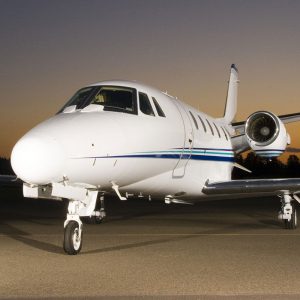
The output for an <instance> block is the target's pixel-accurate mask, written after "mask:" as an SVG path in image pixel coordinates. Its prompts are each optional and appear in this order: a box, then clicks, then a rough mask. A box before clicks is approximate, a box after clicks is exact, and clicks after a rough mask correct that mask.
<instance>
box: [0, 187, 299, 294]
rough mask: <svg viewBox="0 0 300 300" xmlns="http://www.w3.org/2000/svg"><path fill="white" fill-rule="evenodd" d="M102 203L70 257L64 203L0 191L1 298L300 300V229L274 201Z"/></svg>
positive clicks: (111, 200) (115, 200) (110, 201)
mask: <svg viewBox="0 0 300 300" xmlns="http://www.w3.org/2000/svg"><path fill="white" fill-rule="evenodd" d="M106 204H107V213H108V217H107V218H106V220H105V221H104V222H103V223H102V224H98V225H93V224H89V225H84V236H83V247H82V250H81V252H80V254H78V255H75V256H69V255H66V254H65V253H64V251H63V249H62V240H63V221H64V218H65V213H66V204H65V203H63V202H57V201H48V200H34V199H24V198H23V197H22V196H21V192H20V191H16V190H14V189H13V188H6V189H4V188H0V266H1V268H0V298H1V299H118V300H119V299H125V300H126V299H205V300H206V299H300V283H299V278H300V255H299V253H300V229H296V230H286V229H283V226H282V222H281V221H279V220H278V219H277V213H278V210H279V207H280V202H279V199H277V198H266V199H263V198H262V199H235V200H218V201H212V202H201V203H198V204H196V205H193V206H189V205H188V206H186V205H173V204H171V205H166V204H164V203H161V202H156V201H152V202H147V201H146V200H143V199H137V200H128V201H122V202H121V201H119V200H118V199H115V198H108V199H107V201H106Z"/></svg>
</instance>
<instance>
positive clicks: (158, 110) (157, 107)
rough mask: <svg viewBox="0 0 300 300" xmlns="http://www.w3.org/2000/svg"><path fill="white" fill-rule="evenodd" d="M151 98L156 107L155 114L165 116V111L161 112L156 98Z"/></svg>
mask: <svg viewBox="0 0 300 300" xmlns="http://www.w3.org/2000/svg"><path fill="white" fill-rule="evenodd" d="M152 100H153V103H154V105H155V108H156V111H157V114H158V115H159V116H160V117H164V118H165V117H166V115H165V113H164V112H163V110H162V108H161V107H160V105H159V103H158V102H157V100H156V99H155V98H154V97H152Z"/></svg>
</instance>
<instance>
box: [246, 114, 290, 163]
mask: <svg viewBox="0 0 300 300" xmlns="http://www.w3.org/2000/svg"><path fill="white" fill-rule="evenodd" d="M245 135H246V139H247V142H248V144H249V146H250V147H251V149H252V150H253V151H254V152H255V153H256V154H257V155H259V156H261V157H268V158H270V157H277V156H279V155H281V154H282V153H283V152H284V151H285V149H286V146H287V145H289V144H290V136H289V134H288V133H287V131H286V128H285V126H284V124H283V123H282V121H281V120H280V119H279V118H278V117H277V116H275V115H274V114H272V113H270V112H267V111H259V112H255V113H253V114H252V115H250V116H249V117H248V119H247V121H246V125H245Z"/></svg>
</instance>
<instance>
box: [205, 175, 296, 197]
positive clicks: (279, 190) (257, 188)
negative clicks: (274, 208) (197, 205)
mask: <svg viewBox="0 0 300 300" xmlns="http://www.w3.org/2000/svg"><path fill="white" fill-rule="evenodd" d="M284 191H289V193H295V194H296V193H299V192H300V178H280V179H244V180H231V181H222V182H221V181H220V182H211V183H210V182H206V184H205V186H204V188H203V190H202V192H203V193H204V194H206V195H213V196H222V195H223V196H225V195H226V196H228V195H236V196H237V195H241V196H244V197H245V196H247V195H250V196H251V195H252V196H253V195H263V194H265V195H281V194H283V193H284Z"/></svg>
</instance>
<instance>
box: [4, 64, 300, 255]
mask: <svg viewBox="0 0 300 300" xmlns="http://www.w3.org/2000/svg"><path fill="white" fill-rule="evenodd" d="M238 82H239V80H238V70H237V68H236V66H235V65H234V64H233V65H231V69H230V77H229V83H228V92H227V100H226V105H225V112H224V115H223V117H221V118H213V117H210V116H209V115H207V114H205V113H203V112H201V111H198V110H197V109H195V108H193V107H191V106H189V105H187V104H185V103H184V102H182V101H180V100H179V99H177V98H176V97H173V96H171V95H169V94H168V93H165V92H162V91H160V90H157V89H155V88H152V87H149V86H147V85H144V84H141V83H138V82H136V81H122V80H111V81H102V82H98V83H96V84H91V85H89V86H85V87H83V88H81V89H80V90H79V91H77V92H76V93H75V95H74V96H73V97H72V98H71V99H70V100H69V101H68V102H67V103H66V104H65V105H64V106H63V107H62V109H61V110H60V111H59V112H58V113H57V114H56V115H55V116H53V117H51V118H50V119H48V120H46V121H44V122H42V123H40V124H39V125H37V126H36V127H34V128H33V129H31V130H30V131H29V132H28V133H26V134H25V135H24V136H23V137H22V138H21V139H20V140H19V141H18V142H17V143H16V145H15V146H14V148H13V151H12V154H11V164H12V168H13V170H14V172H15V174H16V178H17V179H18V180H19V181H21V182H22V186H23V195H24V196H25V197H30V198H46V199H55V200H65V199H67V201H68V211H67V215H66V220H65V222H64V241H63V248H64V251H65V252H66V253H67V254H70V255H75V254H78V253H79V252H80V250H81V248H82V230H83V222H82V221H83V219H86V218H88V219H89V220H90V221H92V222H95V223H101V221H102V220H103V219H104V218H105V216H106V212H105V205H104V202H105V201H104V199H105V196H106V195H108V194H112V193H114V194H115V195H116V196H117V197H118V198H119V199H120V200H121V201H126V200H127V199H128V198H130V197H138V198H144V199H148V200H151V199H159V200H162V201H165V203H167V204H170V203H182V204H185V203H194V202H196V201H201V200H207V199H223V198H232V197H241V198H242V197H246V196H247V197H248V196H270V195H274V196H275V195H276V196H278V197H279V198H280V200H281V204H282V208H281V211H280V219H281V220H282V221H283V223H284V226H285V227H286V228H287V229H295V228H296V226H297V213H296V209H295V203H296V202H300V196H299V193H300V178H299V179H298V178H294V179H290V178H285V179H251V180H232V170H233V168H240V169H242V170H244V171H248V172H249V170H247V169H246V168H245V167H243V166H242V165H239V164H238V163H236V162H235V156H236V155H237V154H241V153H243V152H245V151H247V150H252V151H254V152H255V153H256V155H258V156H261V157H265V158H272V157H278V156H280V155H281V154H282V153H283V152H284V151H285V149H286V147H287V145H289V144H290V143H291V140H290V136H289V134H288V132H287V130H286V127H285V124H286V123H289V122H295V121H299V120H300V113H294V114H290V115H282V116H276V115H275V114H274V113H272V112H269V111H257V112H254V113H253V114H251V115H250V116H249V117H248V118H247V120H245V121H243V122H238V123H236V122H234V118H235V115H236V112H237V90H238ZM16 178H8V177H2V178H1V180H2V181H5V180H7V181H10V182H11V180H15V179H16Z"/></svg>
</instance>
